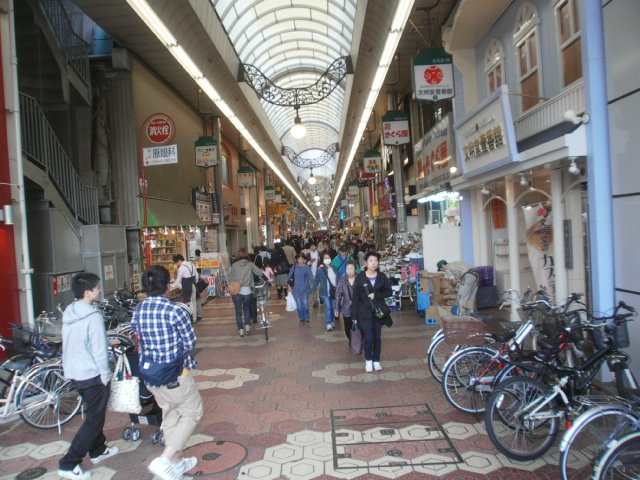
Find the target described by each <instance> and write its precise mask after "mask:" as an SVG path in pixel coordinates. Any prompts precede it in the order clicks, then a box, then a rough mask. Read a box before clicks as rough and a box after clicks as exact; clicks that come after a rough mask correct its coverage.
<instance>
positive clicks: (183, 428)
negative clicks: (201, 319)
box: [133, 265, 203, 480]
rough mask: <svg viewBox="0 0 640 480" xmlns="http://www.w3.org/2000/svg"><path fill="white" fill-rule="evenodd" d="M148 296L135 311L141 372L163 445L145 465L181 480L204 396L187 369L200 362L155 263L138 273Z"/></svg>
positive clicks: (184, 315)
mask: <svg viewBox="0 0 640 480" xmlns="http://www.w3.org/2000/svg"><path fill="white" fill-rule="evenodd" d="M142 286H143V288H144V291H145V293H146V294H147V298H146V299H145V300H144V301H143V302H142V304H141V305H140V306H139V307H138V308H137V309H136V311H135V313H134V314H133V325H134V326H135V328H136V330H137V332H138V339H139V345H140V376H141V377H142V380H143V381H144V383H145V385H147V387H148V388H149V390H150V391H151V393H153V395H154V397H155V399H156V402H157V403H158V405H159V406H160V408H162V431H163V433H164V440H165V449H164V451H163V452H162V455H160V456H159V457H157V458H154V459H153V460H152V461H151V463H150V464H149V466H148V469H149V471H150V472H151V473H153V474H154V475H156V476H157V477H158V478H161V479H162V480H180V479H181V478H182V475H183V474H184V473H185V472H187V471H189V470H192V469H193V468H194V467H195V466H196V464H197V463H198V460H197V459H196V457H187V458H182V450H183V449H184V446H185V445H186V443H187V441H188V440H189V437H191V435H192V434H193V432H194V430H195V429H196V428H197V427H198V425H199V424H200V419H201V418H202V414H203V409H202V397H201V396H200V392H199V391H198V388H197V386H196V383H195V381H194V379H193V376H191V375H190V371H191V370H192V369H194V368H196V367H197V366H198V365H197V363H196V361H195V359H194V358H193V357H192V356H191V354H190V353H189V352H190V350H193V348H194V347H195V345H196V335H195V332H194V330H193V327H192V325H191V315H190V313H189V312H188V311H187V310H186V309H185V308H183V307H181V306H179V305H177V304H175V303H172V302H171V301H170V300H169V299H168V298H167V297H166V296H165V295H166V293H167V292H168V291H169V271H168V270H167V269H166V268H164V267H162V266H160V265H154V266H152V267H151V268H149V269H148V270H146V271H145V272H144V273H143V274H142Z"/></svg>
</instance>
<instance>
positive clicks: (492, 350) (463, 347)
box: [427, 291, 640, 479]
mask: <svg viewBox="0 0 640 480" xmlns="http://www.w3.org/2000/svg"><path fill="white" fill-rule="evenodd" d="M509 293H511V294H513V291H510V292H509ZM518 303H519V304H520V308H519V313H520V315H521V317H522V322H520V323H518V324H515V325H514V324H511V323H507V324H504V323H501V322H500V321H499V320H497V319H490V318H482V317H477V316H476V317H473V316H472V317H444V318H443V320H442V324H443V328H442V329H441V330H440V331H438V332H436V334H435V335H434V337H433V339H432V342H431V344H430V346H429V348H428V350H427V357H428V365H429V370H430V371H431V373H432V375H433V377H434V378H435V379H436V380H437V381H439V382H440V383H441V384H442V391H443V394H444V396H445V398H446V399H447V401H448V402H449V403H450V404H451V405H452V406H453V407H454V408H456V409H458V410H460V411H462V412H465V413H470V414H484V420H485V426H486V430H487V433H488V435H489V438H490V439H491V441H492V443H493V444H494V446H495V447H496V448H497V449H498V450H499V451H500V452H501V453H503V454H504V455H506V456H507V457H508V458H511V459H514V460H519V461H530V460H534V459H536V458H539V457H541V456H542V455H544V454H545V453H546V452H547V451H548V450H549V449H550V448H552V446H553V445H554V444H555V443H556V440H557V438H558V436H559V435H560V431H561V429H562V428H563V426H564V427H565V428H566V432H565V434H564V436H563V438H562V441H561V442H560V446H559V448H560V452H561V456H560V470H561V475H562V478H564V479H569V478H571V479H584V478H590V477H591V476H592V477H593V478H640V477H639V476H638V471H639V465H638V463H637V456H636V457H634V455H636V454H637V453H638V452H639V450H638V447H639V446H640V440H638V438H639V437H638V432H640V428H639V425H640V422H639V421H638V418H640V410H639V409H638V402H639V401H640V390H638V384H637V382H636V380H635V378H634V377H633V374H632V373H631V371H630V369H629V357H628V355H627V354H626V353H625V352H624V351H623V348H626V347H628V346H629V340H628V338H629V337H628V333H627V325H626V324H627V322H628V321H630V320H632V319H633V318H634V317H635V316H636V315H637V313H636V310H635V309H634V308H633V307H631V306H629V305H627V304H625V303H624V302H620V303H619V304H618V305H617V306H616V307H615V309H614V311H613V312H612V313H611V315H598V314H596V313H594V312H592V311H589V310H588V309H587V307H586V306H585V304H584V303H583V302H582V301H581V299H580V296H579V295H575V294H573V295H571V296H570V297H569V298H568V299H567V300H566V301H564V302H562V303H560V304H558V305H554V304H553V303H552V302H551V301H550V299H549V298H548V297H547V296H546V294H545V292H544V291H539V292H537V293H536V294H534V295H532V294H531V292H527V293H526V294H525V295H523V296H522V298H519V299H518ZM605 364H606V366H607V367H608V369H609V370H610V371H611V372H612V374H613V376H614V378H615V390H616V391H615V393H612V394H608V393H606V392H605V391H603V390H601V389H600V387H599V385H598V384H597V383H596V382H595V379H596V377H597V375H598V374H599V372H600V370H601V368H602V366H603V365H605ZM625 434H631V435H630V436H629V435H627V436H626V437H625V438H624V439H623V438H622V437H623V436H624V435H625ZM621 472H624V473H621ZM626 472H632V474H631V475H630V476H627V473H626Z"/></svg>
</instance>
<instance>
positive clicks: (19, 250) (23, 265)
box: [0, 0, 35, 326]
mask: <svg viewBox="0 0 640 480" xmlns="http://www.w3.org/2000/svg"><path fill="white" fill-rule="evenodd" d="M5 7H6V8H5V9H3V8H1V7H0V23H1V26H0V33H1V34H2V42H0V45H3V46H5V45H6V47H5V55H6V56H7V58H6V60H7V62H6V63H5V66H6V67H7V68H6V70H5V72H4V74H5V75H4V85H5V91H4V94H5V98H6V103H7V105H6V108H7V112H6V116H7V140H8V147H9V148H8V150H9V162H10V164H13V166H14V168H11V169H10V175H11V184H12V185H11V190H12V193H11V198H12V200H13V201H14V202H17V206H18V215H16V218H15V224H14V227H15V230H14V239H15V245H16V248H15V249H16V261H17V262H19V264H18V268H19V271H20V277H18V284H19V287H20V312H21V316H22V319H21V320H22V323H24V324H29V325H31V326H33V322H34V317H35V316H34V313H33V289H32V286H31V275H32V274H33V268H31V259H30V257H29V237H28V232H27V207H26V202H25V197H24V170H23V165H22V139H21V136H20V95H19V92H18V61H17V55H16V43H15V40H16V37H15V30H14V25H15V23H14V7H13V0H7V2H6V4H5Z"/></svg>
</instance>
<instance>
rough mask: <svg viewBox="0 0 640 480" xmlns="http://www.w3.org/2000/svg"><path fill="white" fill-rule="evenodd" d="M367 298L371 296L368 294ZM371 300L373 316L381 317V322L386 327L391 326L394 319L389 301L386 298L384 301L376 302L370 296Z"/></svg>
mask: <svg viewBox="0 0 640 480" xmlns="http://www.w3.org/2000/svg"><path fill="white" fill-rule="evenodd" d="M367 292H368V293H371V292H369V285H368V284H367ZM367 298H369V296H368V295H367ZM369 302H371V309H372V310H373V316H374V317H377V318H378V319H380V322H381V323H382V324H383V325H384V326H385V327H391V326H392V325H393V319H392V318H391V309H390V308H389V305H387V302H385V301H384V300H383V301H382V302H378V303H374V301H373V300H372V299H370V298H369Z"/></svg>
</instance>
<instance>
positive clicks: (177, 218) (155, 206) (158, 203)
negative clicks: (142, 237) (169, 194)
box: [140, 198, 203, 227]
mask: <svg viewBox="0 0 640 480" xmlns="http://www.w3.org/2000/svg"><path fill="white" fill-rule="evenodd" d="M140 223H141V224H142V225H143V226H144V199H142V198H141V199H140ZM179 225H185V226H186V225H203V223H202V220H200V217H198V214H197V213H196V210H195V209H194V208H193V206H192V205H191V204H190V203H183V202H173V201H171V200H162V199H159V198H147V226H149V227H163V226H167V227H173V226H179Z"/></svg>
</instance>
